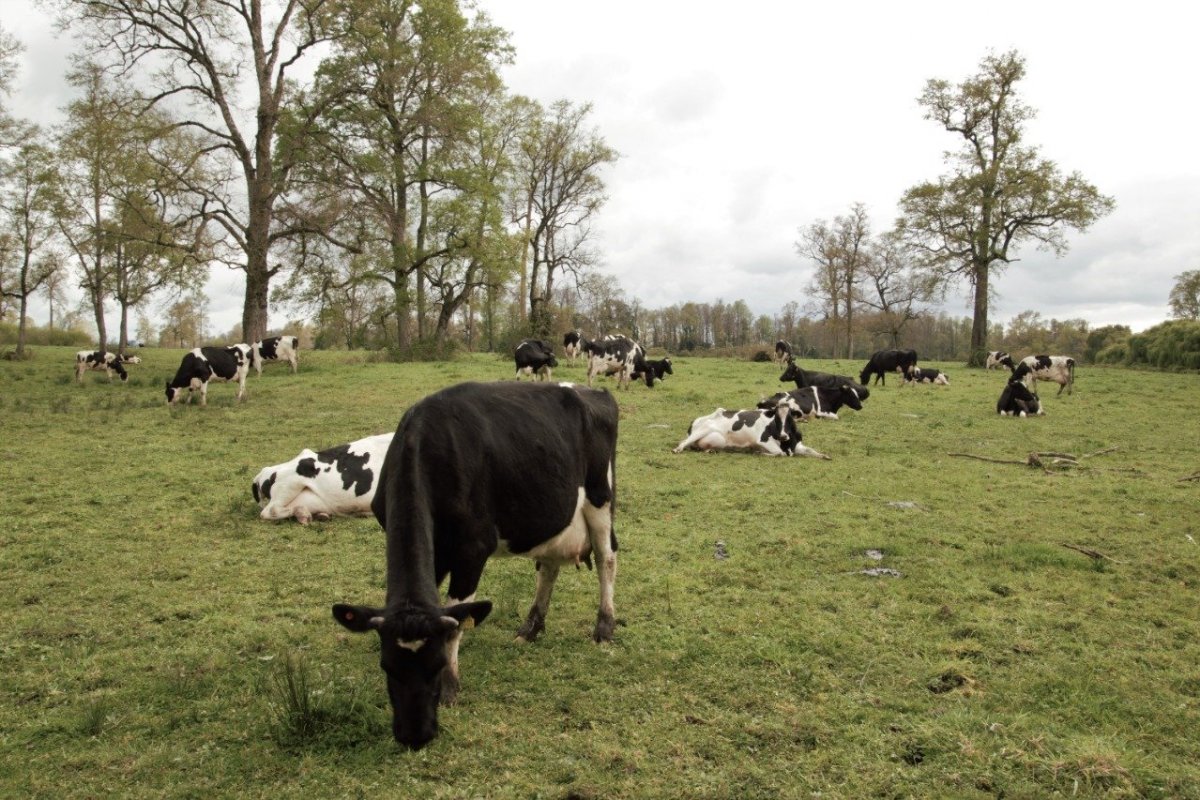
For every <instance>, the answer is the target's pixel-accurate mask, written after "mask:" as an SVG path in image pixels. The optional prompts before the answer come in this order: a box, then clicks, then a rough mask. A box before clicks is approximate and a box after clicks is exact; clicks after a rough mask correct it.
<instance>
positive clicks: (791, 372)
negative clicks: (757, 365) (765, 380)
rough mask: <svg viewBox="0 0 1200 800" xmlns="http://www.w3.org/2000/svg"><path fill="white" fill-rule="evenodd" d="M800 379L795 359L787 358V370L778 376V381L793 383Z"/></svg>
mask: <svg viewBox="0 0 1200 800" xmlns="http://www.w3.org/2000/svg"><path fill="white" fill-rule="evenodd" d="M799 377H800V368H799V367H798V366H796V359H794V358H792V357H791V356H788V360H787V369H785V370H784V371H783V374H782V375H780V376H779V380H780V381H784V382H786V381H794V380H796V379H797V378H799Z"/></svg>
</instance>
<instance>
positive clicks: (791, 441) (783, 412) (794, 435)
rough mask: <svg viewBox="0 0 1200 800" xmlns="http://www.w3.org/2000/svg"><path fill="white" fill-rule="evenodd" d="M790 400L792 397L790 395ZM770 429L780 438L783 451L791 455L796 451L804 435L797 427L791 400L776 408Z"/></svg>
mask: <svg viewBox="0 0 1200 800" xmlns="http://www.w3.org/2000/svg"><path fill="white" fill-rule="evenodd" d="M788 400H789V401H790V400H791V397H788ZM768 430H769V431H770V432H771V434H772V435H773V436H775V438H776V439H778V440H779V446H780V448H782V449H783V452H785V453H787V454H788V455H789V456H790V455H793V454H794V453H795V451H796V445H798V444H800V442H801V438H802V437H801V436H800V429H799V428H797V427H796V417H795V416H794V415H793V414H792V409H791V404H790V403H789V402H787V401H785V402H782V403H780V404H779V407H778V408H776V409H775V419H773V420H772V421H771V427H770V428H768Z"/></svg>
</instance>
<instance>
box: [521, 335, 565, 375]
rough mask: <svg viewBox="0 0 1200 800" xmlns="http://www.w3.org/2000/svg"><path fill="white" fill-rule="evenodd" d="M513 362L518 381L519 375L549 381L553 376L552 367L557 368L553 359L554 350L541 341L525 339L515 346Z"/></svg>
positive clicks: (555, 359)
mask: <svg viewBox="0 0 1200 800" xmlns="http://www.w3.org/2000/svg"><path fill="white" fill-rule="evenodd" d="M513 361H515V362H516V364H517V378H518V379H520V377H521V374H522V373H524V374H525V375H532V376H533V377H534V380H543V381H548V380H550V376H551V375H552V374H553V371H554V370H553V369H552V368H553V367H557V366H558V359H557V358H555V357H554V350H553V349H551V347H550V345H549V344H548V343H546V342H543V341H542V340H541V339H525V340H524V341H522V342H521V343H520V344H519V345H517V349H516V351H514V352H513Z"/></svg>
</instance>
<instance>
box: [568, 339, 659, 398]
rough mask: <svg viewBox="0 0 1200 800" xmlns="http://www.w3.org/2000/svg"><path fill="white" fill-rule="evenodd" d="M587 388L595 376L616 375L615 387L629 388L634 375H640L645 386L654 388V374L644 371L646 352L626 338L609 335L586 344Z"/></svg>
mask: <svg viewBox="0 0 1200 800" xmlns="http://www.w3.org/2000/svg"><path fill="white" fill-rule="evenodd" d="M585 352H586V353H587V356H588V377H587V383H588V386H591V385H592V378H594V377H595V376H597V375H616V376H617V386H618V387H621V386H624V387H625V388H626V389H628V388H629V381H630V380H632V379H633V377H634V375H635V374H637V375H641V376H642V377H644V378H645V380H646V385H647V386H654V374H653V373H651V372H649V371H648V370H647V369H646V351H645V350H644V349H642V346H641V345H640V344H638V343H637V342H635V341H634V340H633V339H630V338H629V337H628V336H620V335H615V336H614V335H609V336H606V337H604V340H603V341H600V342H588V343H587V347H586V348H585Z"/></svg>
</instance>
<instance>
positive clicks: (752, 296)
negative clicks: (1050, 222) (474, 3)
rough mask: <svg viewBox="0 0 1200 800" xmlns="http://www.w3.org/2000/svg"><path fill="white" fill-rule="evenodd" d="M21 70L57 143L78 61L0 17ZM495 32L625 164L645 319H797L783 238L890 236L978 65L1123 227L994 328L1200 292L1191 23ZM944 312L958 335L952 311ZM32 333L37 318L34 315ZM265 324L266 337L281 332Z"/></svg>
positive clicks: (723, 22) (1155, 4)
mask: <svg viewBox="0 0 1200 800" xmlns="http://www.w3.org/2000/svg"><path fill="white" fill-rule="evenodd" d="M0 4H2V6H3V9H4V13H3V14H0V24H2V25H3V26H4V28H5V29H6V30H7V31H9V32H10V33H12V34H14V35H15V36H17V38H19V39H20V40H22V41H23V42H24V43H25V44H26V46H27V48H28V49H27V52H26V53H25V56H24V59H23V63H22V71H21V74H20V76H19V78H18V82H17V85H16V91H15V93H14V96H13V97H11V98H9V102H10V103H11V105H12V107H13V109H14V111H15V112H16V113H18V114H20V115H22V116H25V117H27V118H29V119H33V120H36V121H40V122H50V121H53V120H55V119H56V118H57V117H58V109H59V108H60V107H61V106H62V105H63V104H64V103H65V101H66V97H67V94H66V90H65V88H64V85H63V81H62V73H63V69H64V59H65V55H66V54H67V53H68V52H70V50H71V49H72V46H71V44H70V43H69V42H56V41H54V39H53V36H54V33H53V31H52V29H51V27H50V25H49V23H48V22H47V21H46V20H45V19H44V15H43V14H42V12H38V11H36V10H35V6H34V4H33V3H32V2H31V0H0ZM480 7H481V8H483V9H484V10H486V11H487V12H488V13H489V14H490V15H491V17H492V19H493V21H494V22H496V23H497V24H498V25H500V26H501V27H503V28H505V29H507V30H508V31H509V32H510V33H511V35H512V43H513V44H514V46H515V48H516V60H515V63H514V64H513V65H511V66H510V67H507V68H505V70H504V75H505V79H506V81H507V83H508V85H509V87H510V89H511V90H512V91H513V92H515V93H520V94H524V95H527V96H530V97H533V98H535V99H537V100H540V101H543V102H545V103H550V102H552V101H554V100H557V99H560V98H566V99H568V100H571V101H573V102H575V103H591V104H592V107H593V113H592V116H591V121H592V123H593V125H594V127H595V128H596V130H597V131H598V132H599V133H600V135H601V136H603V137H604V139H605V140H606V141H607V142H608V144H609V145H610V146H612V147H613V148H615V149H616V150H617V151H618V152H619V153H620V159H619V161H618V162H617V163H616V164H615V165H613V166H612V167H610V168H609V169H608V170H607V171H606V173H605V175H604V178H605V182H606V184H607V187H608V195H609V200H608V202H607V204H606V205H605V207H604V208H603V210H602V211H601V213H600V216H599V218H598V220H597V223H596V225H595V229H594V230H595V235H596V244H597V249H598V250H599V252H600V253H601V254H602V257H603V262H604V266H603V269H604V270H605V271H607V272H609V273H611V274H613V275H615V276H617V278H618V279H619V282H620V285H621V286H622V287H623V288H624V290H625V293H626V295H627V296H628V297H629V298H630V299H634V298H636V299H640V300H641V302H642V304H643V306H645V307H650V308H656V307H661V306H666V305H671V304H673V303H681V302H686V301H689V300H694V301H698V302H710V301H713V300H716V299H723V300H725V301H727V302H729V301H733V300H737V299H743V300H745V301H746V302H747V303H748V304H749V305H750V307H751V308H752V309H753V310H754V312H755V313H762V314H777V313H778V312H779V310H780V308H781V307H782V306H783V305H784V303H786V302H788V301H789V300H796V301H798V302H800V303H801V304H802V305H803V304H804V303H805V302H806V300H807V297H806V296H805V292H804V287H805V286H806V285H807V283H808V281H809V277H810V275H811V269H812V268H811V265H810V264H808V263H806V262H805V261H804V260H802V259H801V258H800V257H798V256H797V255H796V252H795V246H794V245H795V242H796V240H797V239H798V238H799V234H798V230H799V229H800V228H803V227H807V226H808V225H809V224H811V223H812V222H814V221H816V220H818V219H826V220H832V219H833V217H835V216H837V215H839V214H845V213H847V212H848V211H849V209H850V207H851V206H852V205H853V204H854V203H856V202H862V203H864V204H865V205H866V206H867V210H868V212H869V214H870V216H871V219H872V224H873V228H874V230H875V231H876V232H882V231H883V230H885V229H887V228H888V227H890V226H891V224H892V222H893V220H894V218H895V215H896V203H897V201H898V200H899V198H900V196H901V194H902V193H903V192H904V190H905V189H907V188H909V187H910V186H913V185H914V184H917V183H919V182H922V181H925V180H931V179H934V178H936V177H937V176H938V175H939V174H941V173H943V172H944V171H945V167H944V165H943V161H942V153H943V151H945V150H947V149H951V148H955V147H957V142H956V141H955V140H954V139H953V137H951V136H950V134H947V133H945V132H944V131H942V130H940V129H939V128H938V127H937V126H936V125H935V124H934V123H932V122H930V121H927V120H924V119H923V118H922V112H921V109H920V108H919V107H918V105H917V102H916V98H917V97H918V95H919V94H920V93H921V91H922V89H923V88H924V85H925V82H926V81H927V80H929V79H930V78H943V79H946V80H949V81H952V82H959V81H961V80H963V79H964V78H967V77H968V76H971V75H973V74H974V73H975V72H976V71H977V68H978V65H979V62H980V61H981V59H982V58H983V57H984V56H985V55H986V54H987V53H989V52H996V53H1001V52H1005V51H1007V50H1011V49H1016V50H1017V51H1019V52H1020V53H1021V54H1022V55H1023V56H1024V57H1025V59H1026V68H1027V77H1026V79H1025V80H1024V81H1023V82H1022V83H1021V84H1019V85H1018V92H1019V94H1020V97H1021V99H1022V100H1023V101H1024V102H1025V103H1026V104H1027V105H1029V106H1031V107H1033V108H1034V109H1036V110H1037V112H1038V116H1037V118H1036V119H1034V120H1033V121H1032V122H1031V123H1030V124H1029V125H1028V136H1027V141H1028V142H1029V143H1031V144H1034V145H1037V146H1038V147H1040V148H1041V152H1042V155H1043V156H1045V157H1047V158H1050V159H1052V160H1054V161H1055V162H1057V164H1058V165H1059V167H1060V169H1061V170H1062V171H1063V172H1064V173H1070V172H1075V171H1078V172H1080V173H1081V174H1082V175H1083V176H1084V177H1085V178H1086V179H1087V180H1089V181H1090V182H1092V183H1093V184H1095V185H1096V186H1097V188H1099V189H1100V191H1101V192H1103V193H1105V194H1108V195H1111V196H1113V197H1114V198H1115V199H1116V202H1117V207H1116V210H1115V211H1114V212H1113V214H1111V215H1110V216H1108V217H1106V218H1104V219H1102V220H1101V221H1100V222H1098V223H1097V224H1096V225H1095V226H1093V227H1092V228H1091V229H1090V230H1089V231H1087V232H1086V233H1083V234H1078V233H1072V234H1070V236H1069V240H1070V243H1071V249H1070V251H1069V252H1068V253H1067V255H1066V256H1064V257H1063V258H1061V259H1055V258H1054V257H1052V256H1050V255H1048V254H1043V253H1039V252H1037V251H1036V250H1033V249H1027V250H1025V251H1024V252H1022V253H1021V254H1020V258H1021V261H1019V262H1017V263H1015V264H1013V265H1012V266H1010V267H1009V268H1008V270H1007V271H1006V272H1005V273H1004V274H1003V275H1002V276H1001V277H1000V278H999V279H998V280H997V281H995V288H996V290H997V292H998V297H997V299H996V302H995V304H994V305H993V308H992V313H991V318H992V319H993V320H994V321H1003V322H1007V321H1008V320H1009V319H1010V318H1011V317H1012V316H1013V315H1015V314H1017V313H1019V312H1020V311H1023V310H1026V309H1033V310H1036V311H1039V312H1041V313H1042V315H1043V316H1045V317H1046V318H1051V317H1056V318H1059V319H1065V318H1070V317H1082V318H1084V319H1087V320H1088V321H1089V322H1091V323H1092V324H1093V325H1103V324H1109V323H1122V324H1127V325H1130V326H1132V327H1133V328H1134V330H1142V329H1144V328H1146V327H1149V326H1151V325H1154V324H1156V323H1158V322H1160V321H1162V320H1163V319H1165V318H1166V316H1167V304H1166V301H1167V295H1168V293H1169V292H1170V289H1171V286H1172V284H1173V280H1172V278H1173V276H1175V275H1177V274H1179V273H1181V272H1183V271H1184V270H1189V269H1200V148H1197V145H1196V135H1197V134H1196V132H1197V131H1198V130H1200V104H1198V103H1197V101H1196V97H1197V84H1198V79H1200V48H1197V47H1196V46H1195V42H1194V39H1195V35H1194V34H1195V25H1194V22H1193V17H1192V14H1191V12H1189V11H1188V10H1187V9H1188V5H1187V4H1186V3H1179V2H1176V0H1171V1H1170V2H1159V1H1158V0H1152V1H1151V2H1141V3H1138V4H1136V5H1128V4H1098V3H1092V2H1087V3H1084V2H1055V3H1048V2H1045V0H1037V1H1036V2H1025V0H1014V1H1010V2H1007V3H1004V4H1002V5H999V6H997V5H995V4H980V3H963V2H961V0H956V1H955V2H936V3H935V2H913V3H895V2H879V3H874V2H868V3H828V4H821V5H820V6H817V5H816V4H811V3H801V2H794V0H792V1H791V2H788V1H786V0H781V1H780V2H775V1H774V0H771V1H770V2H750V3H745V4H743V5H742V6H740V7H737V6H734V5H732V4H729V3H715V2H708V1H707V0H703V1H701V0H688V2H662V1H657V0H637V1H636V2H635V1H634V0H604V1H603V2H601V1H600V0H591V1H590V2H583V1H582V0H483V2H481V3H480ZM240 274H241V273H238V272H230V271H228V270H226V269H224V268H217V269H216V270H214V275H213V279H212V280H211V281H210V285H209V293H210V298H211V307H210V317H211V319H212V323H213V327H214V329H216V330H218V331H220V330H227V329H228V328H230V327H232V325H233V324H234V323H236V322H237V321H239V320H240V317H241V302H242V301H241V282H240ZM945 310H946V311H947V312H948V313H950V314H953V315H956V316H959V315H961V316H969V314H970V311H969V308H968V305H967V302H966V300H965V294H964V295H960V296H958V297H953V298H951V299H950V300H949V301H948V302H947V304H946V306H945ZM35 317H37V318H38V319H39V321H44V319H43V317H44V310H41V311H38V310H35ZM282 322H283V315H282V314H281V313H280V312H279V311H276V312H275V313H274V314H273V315H272V324H276V325H277V324H281V323H282Z"/></svg>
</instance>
